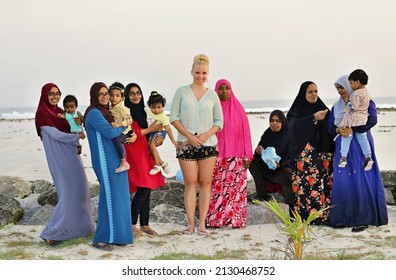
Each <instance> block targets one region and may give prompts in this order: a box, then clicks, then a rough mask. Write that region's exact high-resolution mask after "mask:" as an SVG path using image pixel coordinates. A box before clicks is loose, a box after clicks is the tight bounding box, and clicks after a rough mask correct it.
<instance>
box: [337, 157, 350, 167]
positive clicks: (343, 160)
mask: <svg viewBox="0 0 396 280" xmlns="http://www.w3.org/2000/svg"><path fill="white" fill-rule="evenodd" d="M347 163H348V162H347V158H346V157H341V159H340V162H339V163H338V167H339V168H344V167H345V166H346V165H347Z"/></svg>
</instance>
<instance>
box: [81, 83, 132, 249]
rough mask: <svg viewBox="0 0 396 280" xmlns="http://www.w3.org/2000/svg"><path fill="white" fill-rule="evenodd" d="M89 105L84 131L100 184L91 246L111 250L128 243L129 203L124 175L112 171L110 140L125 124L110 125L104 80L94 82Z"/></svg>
mask: <svg viewBox="0 0 396 280" xmlns="http://www.w3.org/2000/svg"><path fill="white" fill-rule="evenodd" d="M90 95H91V101H90V103H91V104H90V106H89V107H88V108H87V110H86V111H85V114H84V116H85V130H86V133H87V136H88V141H89V148H90V150H91V161H92V166H93V168H94V171H95V174H96V177H97V178H98V180H99V184H100V195H99V208H98V221H97V225H96V232H95V237H94V240H93V244H92V245H93V246H94V247H96V248H98V249H102V250H107V251H111V250H112V249H113V247H112V244H114V245H126V244H131V243H132V225H131V206H130V199H129V186H128V175H127V173H126V172H121V173H115V172H114V170H115V169H116V168H117V167H118V165H119V157H118V154H117V150H116V148H115V146H114V144H113V142H112V139H113V138H115V137H117V136H118V135H120V134H121V132H122V131H123V130H124V129H125V127H117V128H114V127H112V125H111V123H112V122H114V118H113V116H112V115H111V113H110V111H109V99H110V98H109V92H108V88H107V86H106V85H105V84H104V83H100V82H98V83H95V84H93V85H92V87H91V91H90Z"/></svg>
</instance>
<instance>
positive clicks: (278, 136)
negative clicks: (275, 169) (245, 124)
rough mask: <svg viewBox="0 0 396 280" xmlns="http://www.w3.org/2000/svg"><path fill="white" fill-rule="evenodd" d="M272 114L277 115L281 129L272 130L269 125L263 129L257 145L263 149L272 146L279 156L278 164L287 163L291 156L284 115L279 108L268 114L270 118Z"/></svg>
mask: <svg viewBox="0 0 396 280" xmlns="http://www.w3.org/2000/svg"><path fill="white" fill-rule="evenodd" d="M273 116H278V118H279V120H280V122H281V125H282V126H281V130H280V131H278V132H274V131H272V129H271V128H270V127H269V128H267V130H266V131H264V133H263V135H262V136H261V140H260V143H259V145H261V146H263V148H264V149H265V148H267V147H274V148H275V150H276V154H277V155H278V156H280V157H281V161H280V164H281V165H282V163H285V164H288V163H289V161H290V157H291V146H290V138H289V131H288V129H287V123H286V116H285V114H284V113H283V112H282V111H281V110H275V111H273V112H272V113H271V114H270V120H271V119H272V117H273Z"/></svg>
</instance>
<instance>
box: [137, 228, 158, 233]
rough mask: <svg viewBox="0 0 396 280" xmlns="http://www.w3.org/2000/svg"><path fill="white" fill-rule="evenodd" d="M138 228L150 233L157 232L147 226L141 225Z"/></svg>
mask: <svg viewBox="0 0 396 280" xmlns="http://www.w3.org/2000/svg"><path fill="white" fill-rule="evenodd" d="M140 230H141V231H143V232H145V233H147V234H150V235H158V233H157V232H156V231H155V230H153V229H152V228H151V227H149V226H142V227H140Z"/></svg>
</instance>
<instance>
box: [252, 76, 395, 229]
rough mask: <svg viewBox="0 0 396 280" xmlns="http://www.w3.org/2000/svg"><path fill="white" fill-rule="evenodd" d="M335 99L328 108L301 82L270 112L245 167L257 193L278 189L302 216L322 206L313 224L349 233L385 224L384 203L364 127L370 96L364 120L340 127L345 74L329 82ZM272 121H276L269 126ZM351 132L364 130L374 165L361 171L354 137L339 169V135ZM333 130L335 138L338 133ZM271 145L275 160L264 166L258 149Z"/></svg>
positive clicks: (372, 118) (372, 115) (373, 119)
mask: <svg viewBox="0 0 396 280" xmlns="http://www.w3.org/2000/svg"><path fill="white" fill-rule="evenodd" d="M334 86H335V88H336V89H337V91H338V93H339V95H340V98H339V100H338V101H337V102H336V103H335V104H334V106H333V107H332V108H331V110H329V109H328V108H327V107H326V105H325V104H324V103H323V102H322V100H321V99H320V98H319V97H318V88H317V86H316V84H315V83H313V82H311V81H307V82H304V83H303V84H302V85H301V87H300V90H299V92H298V95H297V97H296V99H295V100H294V102H293V104H292V106H291V108H290V109H289V111H288V113H287V120H286V117H285V115H284V114H283V112H280V111H274V112H273V113H271V115H270V127H269V128H268V129H267V131H265V133H264V134H263V136H262V138H261V141H260V143H259V145H258V147H257V148H256V153H255V157H254V159H253V162H252V164H251V166H250V171H251V173H252V175H253V177H254V180H255V183H256V189H257V194H258V196H259V198H262V199H265V200H268V199H269V195H268V192H279V193H281V194H282V195H283V196H284V198H285V203H287V204H289V206H290V210H291V212H293V211H296V212H297V213H298V214H299V215H300V216H301V217H302V219H307V218H308V217H309V215H310V214H312V213H315V212H317V211H319V210H322V211H323V210H324V211H323V212H322V214H321V215H320V217H319V218H318V219H316V220H314V223H316V224H320V225H329V226H332V227H336V228H343V227H352V231H353V232H359V231H362V230H364V229H366V228H367V227H368V226H369V225H373V226H381V225H386V224H387V223H388V214H387V206H386V201H385V195H384V188H383V183H382V178H381V174H380V171H379V167H378V162H377V160H376V158H375V151H374V141H373V137H372V135H371V133H370V129H371V128H372V127H373V126H374V125H375V124H376V123H377V112H376V106H375V103H374V101H372V100H371V101H370V107H369V119H368V121H367V124H366V125H363V126H359V127H354V128H353V129H352V128H344V127H340V122H341V120H342V118H343V115H344V113H345V104H347V102H348V101H349V95H350V94H351V93H352V92H353V90H352V88H351V86H350V83H349V81H348V75H345V76H342V77H340V78H339V79H338V80H337V81H336V82H335V83H334ZM273 122H279V123H281V125H280V126H278V127H276V126H274V124H273ZM353 132H367V135H368V139H369V142H370V146H371V149H372V155H373V159H374V162H375V163H374V166H373V168H372V170H370V171H365V170H364V164H365V156H364V155H363V153H362V151H361V149H360V147H359V144H358V141H357V140H356V139H355V138H354V140H353V141H352V143H351V149H350V152H349V154H348V166H347V167H346V168H339V167H338V166H337V165H334V162H338V161H339V160H340V149H341V137H348V136H349V135H350V134H351V133H353ZM338 135H339V136H340V137H338ZM267 147H274V148H276V151H277V152H278V151H279V155H280V156H281V160H280V162H279V164H278V166H277V167H276V169H275V170H270V169H269V168H268V165H267V164H266V163H265V162H264V161H263V159H262V158H261V156H260V155H261V151H262V150H263V149H265V148H267Z"/></svg>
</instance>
